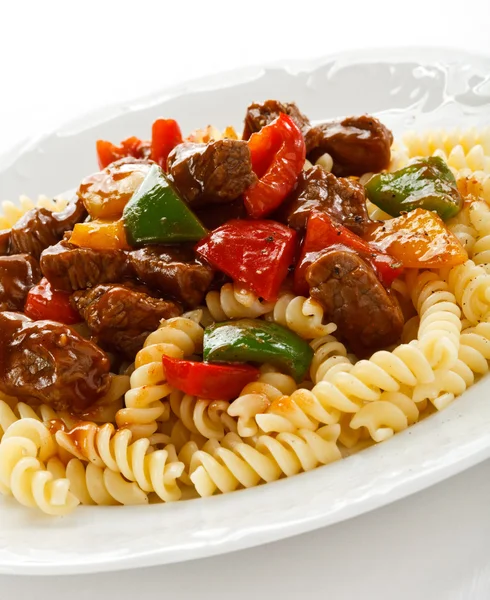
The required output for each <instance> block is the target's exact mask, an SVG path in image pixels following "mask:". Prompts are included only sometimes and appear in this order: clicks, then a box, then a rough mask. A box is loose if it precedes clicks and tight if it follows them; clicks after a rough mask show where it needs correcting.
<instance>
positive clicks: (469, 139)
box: [403, 127, 490, 157]
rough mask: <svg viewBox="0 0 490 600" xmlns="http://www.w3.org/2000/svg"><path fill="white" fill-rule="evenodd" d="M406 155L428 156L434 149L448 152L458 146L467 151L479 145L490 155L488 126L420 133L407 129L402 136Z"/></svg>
mask: <svg viewBox="0 0 490 600" xmlns="http://www.w3.org/2000/svg"><path fill="white" fill-rule="evenodd" d="M403 142H404V144H405V146H406V148H407V151H408V155H409V156H410V157H413V156H429V155H431V154H433V153H434V152H435V151H436V150H442V151H443V152H445V153H447V154H450V153H451V151H452V150H453V148H454V147H456V146H460V147H461V149H462V151H463V153H464V154H467V153H469V152H470V151H471V150H472V149H473V148H474V147H475V146H481V147H482V149H483V151H484V152H485V153H486V154H487V155H490V127H482V128H478V129H476V128H475V127H472V128H468V129H463V130H462V129H457V128H455V129H433V130H429V131H424V132H422V133H419V132H415V131H408V132H407V133H405V134H404V136H403Z"/></svg>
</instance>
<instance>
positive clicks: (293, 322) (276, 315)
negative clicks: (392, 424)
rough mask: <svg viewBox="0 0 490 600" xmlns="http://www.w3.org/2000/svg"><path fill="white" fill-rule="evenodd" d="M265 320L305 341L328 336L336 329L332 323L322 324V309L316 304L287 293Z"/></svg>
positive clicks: (310, 299)
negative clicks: (287, 329)
mask: <svg viewBox="0 0 490 600" xmlns="http://www.w3.org/2000/svg"><path fill="white" fill-rule="evenodd" d="M265 319H266V320H268V321H274V322H275V323H279V324H280V325H283V326H284V327H288V328H289V329H291V331H294V332H295V333H297V334H298V335H300V336H301V337H303V338H305V339H307V340H312V339H313V338H318V337H321V336H323V335H329V334H330V333H332V332H334V331H335V330H336V329H337V326H336V325H334V324H333V323H328V324H325V323H324V322H323V321H324V318H323V308H322V307H321V306H320V304H318V302H316V301H315V300H313V299H312V298H305V297H304V296H295V295H294V294H289V293H286V294H282V295H281V296H280V297H279V299H278V300H277V302H276V303H275V304H274V309H273V310H272V311H271V312H270V313H268V314H266V315H265Z"/></svg>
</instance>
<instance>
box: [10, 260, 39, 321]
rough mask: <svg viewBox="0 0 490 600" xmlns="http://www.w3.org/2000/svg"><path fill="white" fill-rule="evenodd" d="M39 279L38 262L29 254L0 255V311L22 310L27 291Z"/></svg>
mask: <svg viewBox="0 0 490 600" xmlns="http://www.w3.org/2000/svg"><path fill="white" fill-rule="evenodd" d="M40 280H41V271H40V270H39V264H38V262H37V260H36V259H35V258H32V256H30V255H29V254H16V255H14V256H0V311H3V310H20V311H23V310H24V305H25V303H26V299H27V293H28V292H29V290H30V289H31V288H32V287H33V286H34V285H36V283H38V282H39V281H40Z"/></svg>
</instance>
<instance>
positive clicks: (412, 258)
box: [367, 208, 468, 269]
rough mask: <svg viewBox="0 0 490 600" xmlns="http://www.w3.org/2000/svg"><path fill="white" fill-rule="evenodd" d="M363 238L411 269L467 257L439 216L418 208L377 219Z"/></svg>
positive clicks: (437, 266) (450, 264)
mask: <svg viewBox="0 0 490 600" xmlns="http://www.w3.org/2000/svg"><path fill="white" fill-rule="evenodd" d="M367 239H368V240H369V241H370V242H372V243H373V244H375V245H376V246H377V247H378V248H380V249H381V250H383V251H385V252H389V253H390V254H391V256H393V257H394V258H396V259H398V260H399V261H400V262H401V263H402V264H403V266H404V267H407V268H411V269H440V268H442V267H453V266H455V265H460V264H462V263H464V262H465V261H466V260H468V253H467V252H466V250H465V249H464V248H463V246H462V245H461V243H460V242H459V240H458V238H457V237H456V236H455V235H454V233H452V232H451V231H449V229H448V228H447V227H446V226H445V225H444V222H443V221H442V219H441V218H440V217H439V216H438V215H437V214H436V213H433V212H431V211H428V210H423V209H422V208H416V209H415V210H413V211H412V212H409V213H407V214H405V215H402V216H401V217H397V218H396V219H389V220H387V221H384V222H381V223H379V225H378V226H377V227H376V229H373V230H372V231H370V232H369V234H368V238H367Z"/></svg>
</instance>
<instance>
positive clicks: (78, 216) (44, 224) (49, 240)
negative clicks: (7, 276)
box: [9, 199, 87, 259]
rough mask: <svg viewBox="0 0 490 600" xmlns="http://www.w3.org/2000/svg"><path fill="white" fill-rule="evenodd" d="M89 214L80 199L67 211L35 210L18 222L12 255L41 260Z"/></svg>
mask: <svg viewBox="0 0 490 600" xmlns="http://www.w3.org/2000/svg"><path fill="white" fill-rule="evenodd" d="M86 215H87V213H86V212H85V208H84V206H83V202H82V201H81V200H79V199H77V200H74V201H73V202H70V204H68V206H67V207H66V208H65V210H63V211H61V212H57V213H56V212H51V211H50V210H47V209H45V208H33V209H32V210H30V211H28V212H27V213H26V214H25V215H24V216H23V217H21V218H20V219H19V221H17V223H16V224H15V225H14V226H13V227H12V230H11V233H10V250H9V253H10V254H21V253H25V254H30V255H31V256H34V258H37V259H39V257H40V256H41V252H42V251H43V250H45V249H46V248H48V247H49V246H52V245H53V244H56V242H58V241H59V240H60V239H61V238H62V236H63V233H64V232H65V231H69V230H70V229H73V227H74V225H75V223H78V222H79V221H81V220H83V219H85V217H86Z"/></svg>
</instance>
